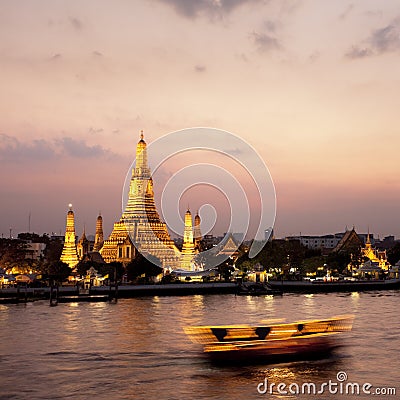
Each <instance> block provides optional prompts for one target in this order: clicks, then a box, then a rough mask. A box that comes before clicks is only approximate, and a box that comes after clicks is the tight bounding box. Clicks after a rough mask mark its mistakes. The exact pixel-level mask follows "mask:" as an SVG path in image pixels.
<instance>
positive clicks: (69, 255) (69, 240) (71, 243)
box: [60, 204, 78, 268]
mask: <svg viewBox="0 0 400 400" xmlns="http://www.w3.org/2000/svg"><path fill="white" fill-rule="evenodd" d="M60 260H61V261H62V262H65V263H67V264H68V266H69V267H70V268H75V266H76V264H78V252H77V250H76V245H75V219H74V212H73V211H72V204H70V205H69V211H68V213H67V226H66V228H65V238H64V247H63V250H62V253H61V257H60Z"/></svg>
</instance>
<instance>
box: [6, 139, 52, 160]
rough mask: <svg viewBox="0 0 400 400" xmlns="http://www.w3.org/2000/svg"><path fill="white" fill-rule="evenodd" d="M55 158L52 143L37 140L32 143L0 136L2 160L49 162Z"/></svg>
mask: <svg viewBox="0 0 400 400" xmlns="http://www.w3.org/2000/svg"><path fill="white" fill-rule="evenodd" d="M54 156H55V152H54V148H53V147H52V145H51V143H49V142H47V141H46V140H44V139H35V140H33V141H32V142H31V143H25V142H21V141H19V140H18V139H17V138H16V137H13V136H9V135H6V134H0V160H1V161H23V160H32V159H34V160H49V159H52V158H53V157H54Z"/></svg>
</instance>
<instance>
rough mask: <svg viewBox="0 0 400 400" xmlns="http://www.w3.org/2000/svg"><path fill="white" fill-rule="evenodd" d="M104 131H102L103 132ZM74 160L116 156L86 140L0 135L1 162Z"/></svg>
mask: <svg viewBox="0 0 400 400" xmlns="http://www.w3.org/2000/svg"><path fill="white" fill-rule="evenodd" d="M101 131H102V130H101ZM63 155H64V156H68V157H74V158H92V157H111V156H114V155H115V154H114V153H113V152H111V151H110V150H108V149H105V148H103V147H102V146H100V145H94V146H90V145H87V144H86V142H85V141H84V140H76V139H73V138H71V137H63V138H61V139H56V140H51V141H49V140H46V139H35V140H33V141H31V142H25V141H21V140H19V139H18V138H16V137H13V136H9V135H6V134H0V161H15V162H22V161H32V160H34V161H48V160H51V159H54V158H56V157H58V158H59V157H60V156H63Z"/></svg>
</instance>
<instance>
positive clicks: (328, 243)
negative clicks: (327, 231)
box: [286, 233, 344, 249]
mask: <svg viewBox="0 0 400 400" xmlns="http://www.w3.org/2000/svg"><path fill="white" fill-rule="evenodd" d="M343 236H344V233H336V234H331V235H322V236H312V235H299V236H287V237H286V239H287V240H298V241H299V242H300V243H301V244H302V245H303V246H305V247H307V248H309V249H334V248H335V247H336V246H337V245H338V244H339V242H340V240H341V239H342V238H343Z"/></svg>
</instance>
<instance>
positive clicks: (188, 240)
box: [181, 206, 195, 270]
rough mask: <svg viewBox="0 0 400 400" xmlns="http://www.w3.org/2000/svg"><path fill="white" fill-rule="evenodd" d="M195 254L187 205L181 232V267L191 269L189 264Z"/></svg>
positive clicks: (190, 215) (190, 218) (190, 217)
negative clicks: (183, 226)
mask: <svg viewBox="0 0 400 400" xmlns="http://www.w3.org/2000/svg"><path fill="white" fill-rule="evenodd" d="M194 255H195V249H194V242H193V225H192V214H191V212H190V209H189V206H188V210H187V211H186V213H185V228H184V232H183V246H182V256H181V269H185V270H191V269H192V267H191V264H192V261H193V257H194Z"/></svg>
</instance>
